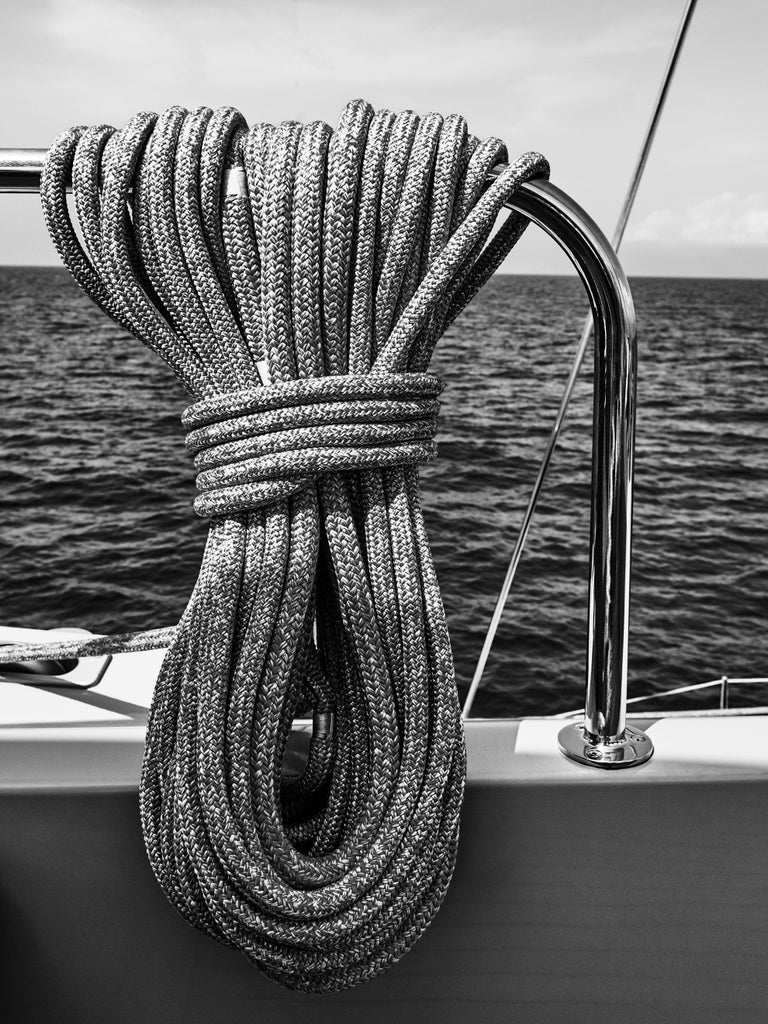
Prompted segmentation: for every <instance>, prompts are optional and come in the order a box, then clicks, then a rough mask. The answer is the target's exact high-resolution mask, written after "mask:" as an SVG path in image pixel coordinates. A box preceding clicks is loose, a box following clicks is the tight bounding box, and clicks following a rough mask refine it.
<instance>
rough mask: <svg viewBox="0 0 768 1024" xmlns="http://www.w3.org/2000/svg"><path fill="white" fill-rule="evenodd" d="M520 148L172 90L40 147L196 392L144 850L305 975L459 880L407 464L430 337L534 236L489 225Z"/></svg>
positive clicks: (450, 717)
mask: <svg viewBox="0 0 768 1024" xmlns="http://www.w3.org/2000/svg"><path fill="white" fill-rule="evenodd" d="M504 160H506V151H505V148H504V146H503V144H502V143H501V142H500V141H499V140H497V139H489V140H486V141H484V142H479V141H478V140H477V139H475V138H473V137H471V136H470V135H468V132H467V128H466V124H465V122H464V120H463V119H462V118H460V117H448V118H445V119H443V118H441V117H439V116H438V115H436V114H430V115H427V116H425V117H421V118H420V117H417V116H416V115H415V114H413V113H412V112H405V113H402V114H399V115H397V116H396V115H394V114H392V113H390V112H389V111H379V112H374V111H373V110H372V108H371V107H370V106H369V105H368V104H366V103H364V102H362V101H355V102H353V103H351V104H349V105H348V106H347V108H346V109H345V111H344V112H343V114H342V116H341V119H340V122H339V125H338V128H337V129H336V130H335V131H332V130H331V129H330V128H329V127H328V126H327V125H326V124H323V123H320V122H314V123H312V124H307V125H301V124H297V123H295V122H285V123H283V124H281V125H279V126H277V127H272V126H270V125H256V126H253V127H251V128H250V129H249V128H248V127H247V125H246V123H245V121H244V120H243V118H242V116H241V115H240V114H239V113H238V112H237V111H236V110H234V109H232V108H223V109H221V110H218V111H215V112H214V111H212V110H210V109H208V108H201V109H198V110H196V111H194V112H191V113H189V112H187V111H186V110H183V109H181V108H178V107H173V108H171V109H169V110H167V111H165V113H163V114H162V115H160V116H157V115H155V114H138V115H137V116H136V117H134V118H133V119H132V120H131V121H130V122H129V124H128V125H127V126H126V127H125V128H124V129H122V130H120V131H116V130H115V129H113V128H110V127H107V126H100V127H96V128H88V129H85V128H75V129H72V130H70V131H68V132H65V133H64V134H62V135H61V136H59V137H58V138H57V139H56V140H55V141H54V143H53V145H52V147H51V149H50V152H49V155H48V158H47V162H46V167H45V171H44V174H43V178H42V184H41V192H42V196H43V205H44V210H45V216H46V222H47V224H48V228H49V231H50V233H51V236H52V238H53V240H54V243H55V244H56V246H57V249H58V251H59V253H60V255H61V257H62V259H63V261H64V262H65V264H66V265H67V266H68V267H69V269H70V271H71V272H72V274H73V275H74V277H75V279H76V280H77V281H78V283H79V284H80V285H81V286H82V287H83V288H84V290H85V291H86V292H87V293H88V294H89V295H90V296H91V298H92V299H93V300H94V301H95V302H96V303H97V304H98V305H99V306H100V307H101V308H102V309H103V310H105V311H106V312H107V313H108V314H109V315H110V316H111V317H112V318H113V319H115V320H116V321H118V322H119V323H120V324H122V325H123V326H124V327H126V328H127V329H128V330H129V331H130V332H131V333H132V334H134V335H135V336H136V337H137V338H139V339H140V340H141V341H142V342H143V343H144V344H146V345H147V346H148V347H149V348H151V349H152V350H153V351H154V352H156V353H157V354H158V355H160V356H161V357H162V358H163V359H164V360H165V361H166V362H167V363H168V364H169V365H170V366H171V367H172V369H173V370H174V371H175V373H176V374H177V376H178V378H179V380H180V381H181V382H182V384H183V385H184V386H185V387H186V388H187V390H188V391H189V392H190V393H191V394H192V395H193V396H194V397H195V399H196V401H195V404H194V405H192V406H191V407H190V409H188V410H187V412H186V413H185V415H184V424H185V426H186V427H187V428H188V429H189V435H188V439H187V443H188V446H189V448H190V450H191V451H192V452H194V453H195V462H196V468H197V470H198V473H199V475H198V487H199V489H200V494H199V495H198V498H197V500H196V503H195V508H196V511H197V512H198V513H199V514H201V515H205V516H211V517H212V518H211V523H210V530H209V536H208V541H207V544H206V548H205V552H204V555H203V560H202V565H201V569H200V575H199V577H198V580H197V583H196V585H195V588H194V590H193V593H192V596H191V598H190V601H189V603H188V605H187V608H186V610H185V612H184V615H183V616H182V619H181V622H180V623H179V626H178V627H177V629H176V631H175V633H174V638H173V641H172V643H171V646H170V648H169V650H168V653H167V655H166V657H165V661H164V663H163V667H162V670H161V673H160V676H159V678H158V682H157V685H156V689H155V694H154V698H153V704H152V709H151V712H150V720H149V725H148V730H147V744H146V752H145V758H144V766H143V772H142V780H141V795H140V802H141V817H142V825H143V829H144V837H145V842H146V847H147V852H148V855H149V859H150V862H151V865H152V868H153V870H154V872H155V875H156V877H157V879H158V881H159V883H160V885H161V886H162V888H163V889H164V891H165V893H166V894H167V896H168V898H169V899H170V901H171V902H172V903H173V904H174V906H175V907H176V908H177V909H178V910H179V912H180V913H181V914H182V915H183V916H184V917H186V918H187V920H189V921H190V922H191V923H192V924H193V925H195V926H196V927H197V928H199V929H201V930H202V931H204V932H206V933H208V934H209V935H211V936H213V937H215V938H216V939H218V940H219V941H221V942H223V943H225V944H229V945H233V946H236V947H238V948H240V949H241V950H242V951H243V952H244V953H245V954H246V956H248V957H249V959H251V960H252V961H253V962H254V963H255V964H257V965H258V966H259V967H260V968H261V969H262V970H263V971H264V972H265V973H266V974H267V975H269V976H270V977H271V978H273V979H274V980H276V981H279V982H281V983H283V984H285V985H287V986H289V987H291V988H297V989H303V990H307V991H324V990H340V989H345V988H349V987H351V986H353V985H355V984H358V983H360V982H362V981H365V980H366V979H368V978H371V977H373V976H374V975H376V974H377V973H379V972H381V971H383V970H385V969H386V968H387V967H388V966H389V965H390V964H392V963H393V962H395V961H396V960H397V959H398V958H399V957H400V956H401V955H402V954H403V953H405V952H406V951H407V950H408V949H409V948H410V947H411V946H412V945H413V943H414V942H415V941H416V939H418V937H419V936H420V935H421V933H422V932H423V931H424V929H425V928H426V926H427V925H428V924H429V922H430V921H431V919H432V917H433V916H434V914H435V913H436V911H437V909H438V908H439V906H440V903H441V902H442V899H443V896H444V894H445V891H446V888H447V886H448V883H449V881H450V877H451V874H452V871H453V867H454V863H455V858H456V845H457V838H458V824H459V811H460V807H461V801H462V795H463V784H464V769H465V760H464V746H463V736H462V729H461V720H460V714H459V707H458V702H457V696H456V687H455V682H454V676H453V664H452V658H451V651H450V643H449V638H448V632H447V628H446V624H445V616H444V612H443V608H442V602H441V598H440V592H439V588H438V584H437V579H436V576H435V571H434V567H433V564H432V559H431V555H430V551H429V546H428V542H427V536H426V531H425V527H424V522H423V519H422V514H421V510H420V505H419V488H418V476H417V470H416V464H417V463H419V462H422V461H428V460H429V459H431V458H433V457H434V454H435V445H434V440H433V438H434V434H435V424H436V414H437V409H438V402H437V396H438V394H439V392H440V388H441V384H440V381H439V379H438V378H436V377H435V376H434V375H432V374H429V373H428V372H426V371H427V366H428V363H429V360H430V357H431V354H432V350H433V348H434V345H435V343H436V341H437V339H438V338H439V337H440V335H441V334H442V333H443V332H444V331H445V329H446V328H447V327H448V326H449V325H450V323H451V322H452V321H453V320H454V319H455V317H456V316H457V315H458V314H459V313H460V312H461V310H462V309H463V308H464V306H465V305H466V304H467V303H468V302H469V300H470V299H471V298H472V297H473V296H474V295H475V293H476V292H477V291H478V289H479V288H480V287H481V286H482V284H483V283H484V282H485V281H486V280H487V279H488V277H489V276H490V275H491V274H492V273H493V271H494V270H495V269H496V268H497V266H498V265H499V263H500V262H501V260H502V259H503V258H504V256H505V255H506V254H507V252H508V251H509V250H510V248H511V247H512V246H513V245H514V243H515V242H516V241H517V239H518V238H519V236H520V235H521V234H522V231H523V230H524V228H525V226H526V221H525V220H524V219H523V218H522V217H520V216H519V215H517V214H510V215H509V216H508V217H507V219H506V220H505V221H504V223H503V225H502V226H501V228H500V229H499V230H498V231H497V232H496V233H495V235H494V234H493V228H494V224H495V221H496V218H497V215H498V214H499V212H500V211H501V209H502V207H503V204H504V203H505V202H506V201H507V200H508V199H509V198H510V196H511V195H512V193H513V192H514V190H515V189H516V188H517V187H518V186H519V184H520V183H521V182H523V181H525V180H528V179H530V178H533V177H542V176H546V175H547V173H548V168H547V165H546V162H545V161H544V160H543V158H542V157H540V156H538V155H537V154H528V155H526V156H524V157H522V158H521V159H519V160H518V161H517V162H516V163H514V164H513V165H511V167H510V168H509V169H508V170H507V171H505V172H504V173H503V174H502V175H500V176H499V177H498V178H497V179H496V181H494V182H493V184H491V185H490V186H487V180H486V179H487V175H488V172H489V171H490V170H491V168H492V167H494V165H496V164H498V163H499V162H500V161H504ZM233 168H234V169H236V170H235V171H234V172H232V169H233ZM240 169H242V171H241V170H240ZM70 176H71V178H72V182H73V189H74V198H75V205H76V210H77V220H78V223H79V235H80V237H78V232H76V230H75V228H74V226H73V223H72V220H71V217H70V214H69V210H68V206H67V198H66V188H67V181H68V179H69V178H70ZM233 177H234V178H236V179H238V180H241V181H242V183H243V185H242V188H235V189H232V188H223V187H222V182H224V181H225V180H229V181H231V180H232V179H233ZM265 363H266V364H267V365H268V378H269V379H268V381H266V380H265V378H264V375H262V374H261V373H260V372H259V367H260V366H263V365H264V364H265ZM308 708H311V710H312V713H313V716H314V730H313V734H312V739H311V743H310V747H309V754H308V760H307V763H306V767H305V768H304V770H303V772H302V774H301V775H299V776H294V775H292V774H290V773H289V772H287V771H285V770H284V767H283V762H284V759H285V750H286V743H287V740H288V736H289V733H290V729H291V724H292V721H293V719H294V716H295V715H296V714H297V712H299V711H301V710H306V709H308Z"/></svg>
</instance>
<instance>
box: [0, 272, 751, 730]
mask: <svg viewBox="0 0 768 1024" xmlns="http://www.w3.org/2000/svg"><path fill="white" fill-rule="evenodd" d="M631 284H632V290H633V294H634V296H635V303H636V306H637V313H638V328H639V346H640V375H639V386H638V427H637V476H636V498H635V530H634V563H633V566H634V571H633V586H632V620H631V634H630V695H639V694H641V693H647V692H649V691H651V692H660V691H663V690H665V689H670V688H672V687H676V686H682V685H686V684H689V683H696V682H702V681H704V680H707V679H711V678H715V677H717V676H720V675H722V674H728V675H730V676H765V675H768V642H766V627H767V626H768V600H767V598H768V282H766V281H737V280H701V279H697V280H687V279H668V278H665V279H652V278H642V279H637V280H634V281H632V282H631ZM585 312H586V301H585V298H584V296H583V293H582V289H581V285H580V284H579V282H578V281H577V280H576V279H575V278H568V277H497V278H496V279H494V280H493V281H492V282H491V283H490V284H489V285H488V286H487V287H486V289H485V290H484V291H483V293H482V294H481V295H480V296H479V297H478V299H476V300H475V302H474V303H473V305H472V306H471V307H470V308H469V309H468V310H467V311H466V312H465V314H464V315H463V317H462V318H461V319H460V320H459V321H458V322H457V323H456V324H455V325H454V326H453V327H452V328H451V330H450V331H449V332H448V334H447V335H446V336H445V337H444V338H443V339H442V340H441V342H440V344H439V347H438V350H437V354H436V357H435V360H434V362H433V369H436V370H437V371H438V372H440V373H441V374H443V375H444V377H445V380H446V384H447V386H446V391H445V393H444V396H443V407H442V411H441V429H440V435H439V457H438V460H437V462H435V463H433V464H432V465H429V466H426V467H423V469H422V480H423V493H424V504H425V507H426V515H427V523H428V527H429V530H430V535H431V538H432V546H433V552H434V556H435V561H436V564H437V568H438V573H439V576H440V579H441V583H442V589H443V596H444V601H445V605H446V611H447V615H448V623H449V627H450V630H451V635H452V639H453V647H454V655H455V660H456V669H457V678H458V682H459V687H460V690H462V691H463V690H464V689H465V688H466V686H467V685H468V683H469V681H470V679H471V677H472V672H473V668H474V664H475V661H476V659H477V656H478V654H479V651H480V646H481V643H482V639H483V636H484V633H485V629H486V627H487V623H488V620H489V618H490V614H491V611H492V608H493V604H494V600H495V597H496V593H497V591H498V588H499V586H500V584H501V581H502V579H503V576H504V572H505V569H506V565H507V562H508V559H509V556H510V553H511V550H512V547H513V545H514V541H515V537H516V534H517V530H518V527H519V523H520V520H521V518H522V514H523V511H524V509H525V506H526V503H527V500H528V495H529V493H530V488H531V486H532V484H533V481H534V479H535V476H536V472H537V469H538V464H539V461H540V458H541V453H542V451H543V449H544V445H545V442H546V438H547V436H548V433H549V429H550V426H551V423H552V420H553V417H554V415H555V411H556V408H557V405H558V402H559V398H560V394H561V391H562V388H563V386H564V382H565V378H566V375H567V371H568V366H569V363H570V360H571V357H572V354H573V352H574V350H575V346H576V343H577V339H578V334H579V330H580V326H581V323H582V321H583V317H584V314H585ZM0 358H2V371H3V383H2V405H1V406H0V450H1V451H2V469H1V470H0V473H1V474H2V481H1V482H2V486H0V524H1V527H0V558H1V562H0V622H2V623H4V624H6V625H26V626H31V627H38V628H48V627H53V626H63V625H78V626H82V627H85V628H88V629H91V630H93V631H95V632H117V631H123V630H135V629H143V628H150V627H153V626H159V625H166V624H171V623H173V622H175V621H176V620H177V619H178V617H179V615H180V613H181V610H182V608H183V607H184V604H185V601H186V598H187V596H188V594H189V592H190V590H191V588H192V584H193V582H194V579H195V575H196V571H197V567H198V564H199V561H200V555H201V551H202V546H203V542H204V537H205V524H204V523H203V522H202V521H200V520H199V519H197V517H196V516H195V515H194V514H193V513H192V509H191V504H192V499H193V496H194V493H195V489H194V483H193V473H192V468H191V460H190V458H189V456H188V454H187V452H186V450H185V448H184V441H183V430H182V428H181V425H180V423H179V416H180V414H181V411H182V409H183V408H184V407H185V405H186V404H187V401H186V398H185V395H184V393H183V392H182V390H181V388H180V387H179V385H178V384H177V383H176V382H175V379H174V378H173V376H172V375H171V373H170V371H169V370H168V369H167V368H166V367H165V365H164V364H162V363H161V362H160V360H158V359H157V358H155V357H154V356H153V355H152V354H151V353H149V352H147V351H146V350H145V349H144V348H143V347H142V346H141V345H140V344H139V343H138V342H136V341H135V340H134V339H133V338H131V337H130V336H127V335H126V334H124V333H123V332H122V330H121V329H119V328H118V327H116V326H115V325H114V324H112V323H111V322H110V321H109V320H107V319H106V318H105V317H104V316H103V315H102V314H101V313H100V312H99V311H98V310H96V309H95V308H94V307H93V306H92V305H91V304H90V302H89V301H88V300H87V299H86V298H85V296H83V295H82V294H81V293H80V292H79V291H78V289H77V288H76V287H75V285H74V284H73V283H72V282H71V281H70V279H69V277H68V275H67V274H66V272H65V271H63V270H60V269H53V268H44V269H32V268H8V267H6V268H0ZM590 389H591V377H590V374H589V372H584V373H583V378H582V380H581V382H580V384H579V386H578V389H577V392H576V395H575V397H574V401H573V403H572V406H571V411H570V413H569V417H568V421H567V424H566V429H565V432H564V434H563V436H562V440H561V443H560V445H559V447H558V450H557V452H556V455H555V459H554V462H553V465H552V468H551V471H550V474H549V476H548V478H547V482H546V484H545V488H544V492H543V495H542V499H541V502H540V505H539V511H538V513H537V516H536V519H535V520H534V525H533V529H532V532H531V535H530V538H529V542H528V545H527V548H526V552H525V555H524V557H523V561H522V563H521V566H520V569H519V572H518V577H517V581H516V583H515V585H514V587H513V590H512V594H511V597H510V600H509V603H508V607H507V611H506V615H505V618H504V620H503V622H502V625H501V628H500V630H499V633H498V637H497V641H496V644H495V647H494V650H493V653H492V655H491V659H490V661H489V664H488V667H487V670H486V675H485V677H484V680H483V685H482V688H481V690H480V692H479V694H478V697H477V700H476V703H475V712H474V713H476V714H479V715H522V714H550V713H554V712H558V711H564V710H568V709H570V708H575V707H577V706H579V704H580V703H581V701H582V698H583V677H584V662H585V656H586V602H587V551H588V529H589V474H590V469H589V467H590V447H591V437H590V432H591V390H590ZM707 699H708V700H709V701H711V700H712V697H711V696H710V697H708V698H707ZM766 702H768V687H765V688H762V689H761V688H755V689H750V690H744V691H743V692H742V691H735V692H734V695H733V698H732V703H734V704H735V703H739V704H744V705H750V704H751V705H755V704H760V703H766ZM694 703H697V704H699V705H703V704H704V703H705V702H704V700H702V698H699V697H695V696H694V697H685V698H679V699H676V700H675V701H674V702H672V701H668V702H667V704H666V705H665V706H667V707H670V706H676V707H685V706H692V705H693V704H694Z"/></svg>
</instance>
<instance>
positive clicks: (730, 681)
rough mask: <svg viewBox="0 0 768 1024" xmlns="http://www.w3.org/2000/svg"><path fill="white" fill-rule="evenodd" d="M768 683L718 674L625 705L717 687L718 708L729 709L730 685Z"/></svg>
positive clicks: (579, 711) (566, 714) (572, 714)
mask: <svg viewBox="0 0 768 1024" xmlns="http://www.w3.org/2000/svg"><path fill="white" fill-rule="evenodd" d="M766 684H768V676H720V677H719V679H708V680H707V681H706V682H705V683H691V684H689V685H688V686H676V687H675V688H674V689H673V690H659V691H658V692H657V693H644V694H642V695H641V696H640V697H629V698H628V700H627V706H629V705H630V704H631V705H636V704H642V703H644V702H645V701H649V700H658V699H660V698H666V697H675V696H679V695H680V694H682V693H697V692H699V691H701V690H712V689H714V688H715V687H718V688H719V690H720V701H719V704H718V710H720V711H728V710H730V696H731V693H730V691H731V687H732V686H760V685H766ZM583 714H584V708H574V709H573V710H572V711H561V712H560V713H559V714H557V715H552V716H551V717H552V718H578V717H579V716H580V715H583Z"/></svg>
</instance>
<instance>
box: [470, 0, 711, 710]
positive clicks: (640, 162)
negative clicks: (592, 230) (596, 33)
mask: <svg viewBox="0 0 768 1024" xmlns="http://www.w3.org/2000/svg"><path fill="white" fill-rule="evenodd" d="M696 2H697V0H687V3H686V5H685V10H684V11H683V16H682V18H681V19H680V24H679V26H678V29H677V34H676V35H675V40H674V42H673V44H672V49H671V51H670V55H669V59H668V60H667V66H666V68H665V69H664V75H663V78H662V82H661V87H660V89H659V93H658V96H657V97H656V102H655V104H654V106H653V113H652V114H651V119H650V121H649V122H648V127H647V128H646V131H645V136H644V138H643V143H642V146H641V147H640V153H639V155H638V158H637V162H636V164H635V167H634V170H633V172H632V177H631V178H630V182H629V188H628V189H627V193H626V195H625V197H624V203H623V205H622V208H621V212H620V214H619V218H618V221H617V222H616V227H615V228H614V231H613V236H612V238H611V244H612V246H613V248H614V249H615V250H616V252H618V251H619V248H620V246H621V242H622V239H623V238H624V231H625V229H626V226H627V221H628V220H629V215H630V213H631V212H632V207H633V206H634V203H635V197H636V196H637V191H638V189H639V187H640V182H641V180H642V176H643V172H644V170H645V165H646V163H647V161H648V156H649V154H650V151H651V146H652V145H653V140H654V137H655V135H656V129H657V128H658V126H659V122H660V120H661V114H662V111H663V109H664V104H665V103H666V100H667V95H668V93H669V88H670V85H671V84H672V77H673V75H674V73H675V68H676V66H677V62H678V58H679V56H680V53H681V51H682V47H683V43H684V42H685V37H686V35H687V33H688V28H689V26H690V23H691V20H692V18H693V12H694V10H695V8H696ZM592 326H593V325H592V315H591V314H589V315H588V316H587V318H586V320H585V321H584V327H583V328H582V331H581V337H580V338H579V345H578V348H577V349H576V354H575V356H574V359H573V363H572V364H571V369H570V373H569V374H568V380H567V382H566V385H565V389H564V391H563V396H562V398H561V399H560V405H559V407H558V410H557V415H556V417H555V422H554V424H553V426H552V430H551V432H550V435H549V440H548V441H547V446H546V448H545V450H544V455H543V457H542V460H541V465H540V467H539V472H538V475H537V477H536V482H535V483H534V485H533V490H532V491H531V496H530V498H529V500H528V506H527V508H526V510H525V514H524V516H523V521H522V523H521V525H520V532H519V533H518V536H517V541H516V542H515V547H514V550H513V552H512V557H511V558H510V561H509V565H508V566H507V572H506V575H505V577H504V582H503V583H502V585H501V589H500V590H499V594H498V597H497V598H496V604H495V605H494V609H493V614H492V616H491V621H490V623H489V625H488V630H487V632H486V634H485V639H484V640H483V646H482V649H481V651H480V656H479V658H478V659H477V665H476V666H475V671H474V675H473V676H472V682H471V683H470V686H469V690H468V691H467V695H466V697H465V699H464V707H463V708H462V717H463V718H465V719H466V718H469V715H470V712H471V710H472V705H473V703H474V700H475V695H476V694H477V691H478V688H479V686H480V683H481V681H482V678H483V673H484V672H485V666H486V664H487V662H488V657H489V655H490V653H491V648H492V647H493V642H494V640H495V639H496V632H497V630H498V628H499V623H500V622H501V617H502V615H503V614H504V608H505V606H506V603H507V598H508V597H509V592H510V590H511V588H512V584H513V582H514V579H515V575H516V573H517V567H518V565H519V564H520V559H521V558H522V555H523V550H524V549H525V544H526V541H527V540H528V534H529V532H530V528H531V523H532V522H533V517H534V514H535V512H536V507H537V505H538V502H539V497H540V495H541V490H542V487H543V485H544V479H545V477H546V475H547V472H548V470H549V466H550V463H551V461H552V456H553V454H554V451H555V448H556V447H557V442H558V440H559V437H560V433H561V430H562V427H563V423H564V422H565V417H566V414H567V412H568V406H569V405H570V402H571V398H572V396H573V391H574V388H575V387H576V381H577V379H578V376H579V371H580V370H581V364H582V363H583V361H584V355H585V353H586V351H587V345H588V344H589V340H590V338H591V337H592Z"/></svg>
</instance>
